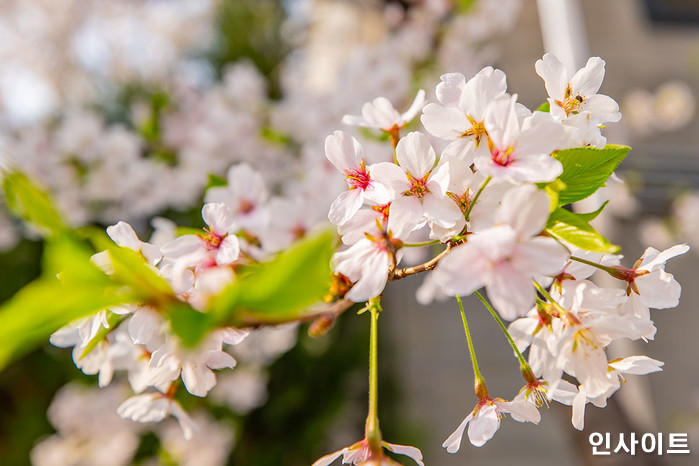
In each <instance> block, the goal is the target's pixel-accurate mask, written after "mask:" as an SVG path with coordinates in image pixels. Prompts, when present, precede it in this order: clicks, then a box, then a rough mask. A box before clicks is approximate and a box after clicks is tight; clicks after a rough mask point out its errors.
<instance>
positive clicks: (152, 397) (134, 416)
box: [117, 393, 197, 440]
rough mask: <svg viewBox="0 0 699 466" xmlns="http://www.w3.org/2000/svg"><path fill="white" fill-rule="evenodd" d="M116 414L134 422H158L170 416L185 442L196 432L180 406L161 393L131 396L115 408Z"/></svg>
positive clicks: (195, 428) (192, 423)
mask: <svg viewBox="0 0 699 466" xmlns="http://www.w3.org/2000/svg"><path fill="white" fill-rule="evenodd" d="M117 414H118V415H119V416H121V417H123V418H124V419H131V420H132V421H136V422H160V421H162V420H163V419H165V418H166V417H167V416H169V415H172V416H174V417H175V418H176V419H177V421H178V422H179V423H180V427H181V428H182V432H183V434H184V438H185V439H186V440H189V439H191V438H192V436H193V435H194V432H196V431H197V426H196V424H194V422H193V421H192V419H191V418H190V417H189V415H188V414H187V413H186V412H185V410H184V409H182V406H180V404H179V403H178V402H177V401H175V400H173V399H171V398H168V397H167V396H166V395H164V394H162V393H148V394H144V395H136V396H132V397H131V398H128V399H127V400H126V401H124V402H123V403H122V404H121V405H120V406H119V408H117Z"/></svg>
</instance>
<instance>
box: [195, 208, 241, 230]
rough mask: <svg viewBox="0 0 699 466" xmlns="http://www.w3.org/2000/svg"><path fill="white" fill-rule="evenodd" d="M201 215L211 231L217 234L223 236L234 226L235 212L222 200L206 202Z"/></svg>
mask: <svg viewBox="0 0 699 466" xmlns="http://www.w3.org/2000/svg"><path fill="white" fill-rule="evenodd" d="M201 216H202V218H203V219H204V221H205V222H206V224H207V225H209V228H210V229H211V232H212V233H214V234H216V235H219V236H223V235H225V234H226V233H228V232H229V231H230V230H231V227H233V213H232V212H231V209H229V208H228V206H227V205H226V204H223V203H221V202H212V203H209V204H205V205H204V207H203V208H202V209H201Z"/></svg>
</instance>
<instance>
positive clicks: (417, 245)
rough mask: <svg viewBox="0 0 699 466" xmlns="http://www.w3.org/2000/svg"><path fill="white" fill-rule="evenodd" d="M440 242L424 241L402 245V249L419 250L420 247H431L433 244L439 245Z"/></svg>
mask: <svg viewBox="0 0 699 466" xmlns="http://www.w3.org/2000/svg"><path fill="white" fill-rule="evenodd" d="M440 243H441V241H439V240H438V239H436V240H433V241H425V242H424V243H403V247H404V248H419V247H421V246H432V245H433V244H440Z"/></svg>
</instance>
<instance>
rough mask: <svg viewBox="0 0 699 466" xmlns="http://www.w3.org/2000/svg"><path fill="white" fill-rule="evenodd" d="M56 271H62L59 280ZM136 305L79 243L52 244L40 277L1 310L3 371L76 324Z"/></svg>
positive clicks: (60, 241)
mask: <svg viewBox="0 0 699 466" xmlns="http://www.w3.org/2000/svg"><path fill="white" fill-rule="evenodd" d="M56 270H62V271H61V273H60V274H59V276H58V278H57V277H56ZM135 300H136V298H135V297H134V296H133V295H132V294H131V293H130V292H129V291H128V290H125V289H124V288H123V287H122V286H119V285H115V284H113V283H112V282H111V281H110V279H109V277H107V275H105V274H104V273H103V272H102V271H101V270H99V269H98V268H97V267H96V266H95V265H94V264H92V263H91V262H90V254H89V251H88V250H87V248H85V247H82V245H81V244H80V243H79V242H77V241H76V240H74V239H72V238H69V237H65V236H64V237H59V238H56V239H55V240H50V241H49V242H47V244H46V249H45V256H44V270H43V274H42V277H41V278H39V279H37V280H35V281H34V282H32V283H30V284H29V285H27V286H25V287H24V288H22V289H21V290H20V291H19V292H18V293H17V294H16V295H14V296H13V297H12V298H10V299H9V300H8V301H6V302H5V303H3V305H2V306H0V324H1V325H0V341H2V345H0V369H2V368H4V367H5V366H6V365H7V364H8V363H9V362H10V361H11V360H12V359H14V358H17V357H19V356H21V355H22V354H24V353H26V352H27V351H28V350H30V349H31V348H32V347H34V346H36V345H38V344H41V343H42V342H45V341H46V339H47V338H48V337H49V335H51V334H52V333H53V332H55V331H56V330H58V329H59V328H61V327H63V326H64V325H66V324H68V323H70V322H72V321H73V320H75V319H78V318H81V317H85V316H87V315H89V314H92V313H95V312H97V311H99V310H102V309H105V308H107V307H110V306H116V305H120V304H127V303H131V302H134V301H135Z"/></svg>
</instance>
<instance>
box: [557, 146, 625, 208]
mask: <svg viewBox="0 0 699 466" xmlns="http://www.w3.org/2000/svg"><path fill="white" fill-rule="evenodd" d="M630 150H631V148H630V147H627V146H617V145H612V144H607V145H606V146H605V147H604V149H597V148H595V147H579V148H575V149H565V150H561V151H558V152H556V153H554V154H553V157H554V158H556V159H558V161H560V162H561V164H562V165H563V173H562V174H561V176H559V177H558V179H557V180H556V181H554V182H553V183H556V182H562V183H563V184H564V185H565V188H563V189H561V190H560V191H558V205H561V206H563V205H566V204H570V203H572V202H576V201H579V200H581V199H585V198H586V197H588V196H590V195H591V194H593V193H594V192H595V191H597V190H598V189H599V188H601V187H602V186H604V184H605V183H606V182H607V180H608V179H609V177H610V176H611V174H612V173H613V172H614V170H616V168H617V167H618V166H619V164H620V163H621V161H622V160H624V158H625V157H626V155H627V154H628V153H629V151H630ZM559 186H560V185H559Z"/></svg>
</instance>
